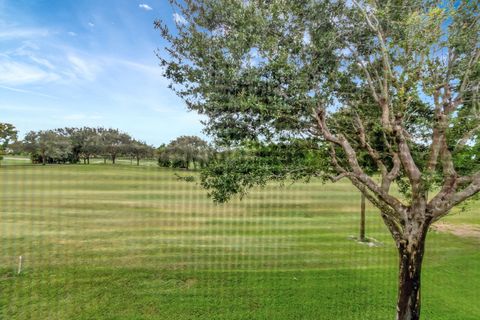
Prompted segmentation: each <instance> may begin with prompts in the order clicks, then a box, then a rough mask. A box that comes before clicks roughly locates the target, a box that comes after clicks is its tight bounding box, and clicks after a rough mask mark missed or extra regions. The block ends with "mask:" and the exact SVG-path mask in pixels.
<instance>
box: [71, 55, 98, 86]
mask: <svg viewBox="0 0 480 320" xmlns="http://www.w3.org/2000/svg"><path fill="white" fill-rule="evenodd" d="M67 59H68V61H69V62H70V67H71V69H72V70H73V72H74V73H73V75H74V76H75V77H76V78H81V79H82V78H83V79H86V80H89V81H93V80H95V78H96V75H97V73H98V72H99V71H100V67H99V66H98V65H97V64H96V63H94V62H93V61H87V60H85V59H83V58H80V57H79V56H76V55H73V54H71V55H69V56H68V57H67Z"/></svg>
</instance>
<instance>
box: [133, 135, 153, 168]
mask: <svg viewBox="0 0 480 320" xmlns="http://www.w3.org/2000/svg"><path fill="white" fill-rule="evenodd" d="M128 150H129V153H130V154H131V155H132V156H133V157H134V158H135V159H136V161H137V166H139V165H140V160H141V159H145V158H150V157H152V156H153V154H154V152H155V151H154V148H153V147H151V146H149V145H148V144H147V143H146V142H140V141H137V140H131V141H130V144H129V147H128Z"/></svg>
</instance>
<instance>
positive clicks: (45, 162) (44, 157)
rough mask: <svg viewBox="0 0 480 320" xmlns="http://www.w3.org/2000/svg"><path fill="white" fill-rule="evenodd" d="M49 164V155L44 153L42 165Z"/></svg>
mask: <svg viewBox="0 0 480 320" xmlns="http://www.w3.org/2000/svg"><path fill="white" fill-rule="evenodd" d="M46 164H47V157H46V156H45V155H44V154H42V165H46Z"/></svg>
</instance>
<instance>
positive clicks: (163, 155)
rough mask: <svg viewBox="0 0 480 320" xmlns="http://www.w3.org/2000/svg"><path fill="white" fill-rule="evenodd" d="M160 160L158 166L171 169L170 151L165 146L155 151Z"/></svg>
mask: <svg viewBox="0 0 480 320" xmlns="http://www.w3.org/2000/svg"><path fill="white" fill-rule="evenodd" d="M155 153H156V155H157V159H158V165H159V166H161V167H170V166H171V165H172V163H171V162H170V157H169V155H168V149H167V146H166V145H165V144H162V145H160V146H159V147H158V148H157V150H156V151H155Z"/></svg>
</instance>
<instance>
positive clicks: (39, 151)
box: [19, 127, 155, 165]
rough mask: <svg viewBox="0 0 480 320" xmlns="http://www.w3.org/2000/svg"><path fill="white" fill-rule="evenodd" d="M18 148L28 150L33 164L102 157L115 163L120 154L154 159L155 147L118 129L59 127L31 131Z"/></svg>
mask: <svg viewBox="0 0 480 320" xmlns="http://www.w3.org/2000/svg"><path fill="white" fill-rule="evenodd" d="M19 148H20V149H21V151H23V152H26V153H29V154H30V156H31V159H32V162H33V163H41V164H53V163H78V162H81V161H83V163H85V164H89V163H90V159H91V158H94V157H95V158H103V159H104V162H105V163H106V162H107V160H110V161H111V162H112V163H113V164H115V161H116V160H117V158H118V157H130V158H132V159H136V162H137V165H139V164H140V160H141V159H144V158H152V157H154V154H155V149H154V148H153V147H152V146H149V145H148V144H147V143H145V142H142V141H138V140H136V139H134V138H132V137H131V136H130V135H129V134H127V133H124V132H121V131H119V130H118V129H106V128H90V127H83V128H59V129H53V130H40V131H30V132H28V133H27V134H26V135H25V138H24V140H23V142H22V143H21V144H20V146H19Z"/></svg>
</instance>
